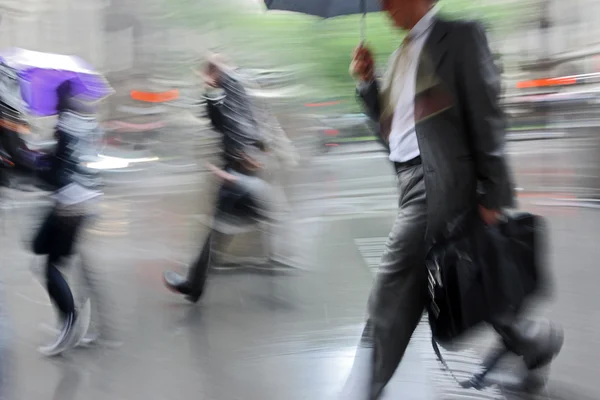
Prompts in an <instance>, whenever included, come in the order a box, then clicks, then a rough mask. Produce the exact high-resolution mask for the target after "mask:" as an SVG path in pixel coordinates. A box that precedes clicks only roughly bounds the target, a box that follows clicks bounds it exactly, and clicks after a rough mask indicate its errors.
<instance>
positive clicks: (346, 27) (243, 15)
mask: <svg viewBox="0 0 600 400" xmlns="http://www.w3.org/2000/svg"><path fill="white" fill-rule="evenodd" d="M165 1H167V3H166V4H165V7H167V8H168V9H169V10H170V12H169V14H170V15H171V18H172V19H173V21H174V22H176V23H177V24H179V25H184V26H188V27H190V28H193V29H198V30H202V29H204V30H206V29H208V28H210V29H219V31H221V30H222V31H224V32H227V35H226V37H225V36H223V40H224V41H225V40H229V41H232V42H233V43H234V44H235V47H236V49H235V50H236V51H238V52H245V53H255V54H257V57H256V58H257V61H256V62H257V63H262V66H266V65H269V64H271V65H277V64H279V65H293V64H311V65H312V67H311V68H310V76H309V77H308V79H309V80H310V82H311V83H312V84H313V86H316V87H318V88H319V89H320V91H321V92H322V93H323V95H322V96H323V97H325V98H339V99H342V100H345V101H346V102H347V103H348V105H349V106H351V107H352V108H354V107H355V101H354V87H355V82H354V81H353V80H352V78H351V77H350V76H349V74H348V66H349V63H350V56H351V53H352V50H353V49H354V47H356V45H357V44H358V43H359V41H360V37H359V36H360V22H361V16H347V17H340V18H332V19H329V20H321V19H317V18H313V17H310V16H305V15H299V14H294V13H283V12H276V11H269V12H260V11H257V10H256V9H255V10H253V11H251V10H250V9H249V8H248V7H246V8H245V7H242V6H237V7H232V3H231V1H233V0H229V1H227V0H205V1H200V0H165ZM348 1H352V0H348ZM509 3H510V4H509ZM521 3H522V4H525V3H527V0H520V3H517V2H510V1H509V2H508V3H507V2H504V3H498V2H494V3H491V4H484V3H483V1H481V0H480V1H476V0H442V1H441V4H442V6H443V13H444V14H446V15H449V16H450V17H458V18H465V17H467V18H478V19H483V20H485V21H486V22H487V23H488V26H492V27H495V28H497V29H501V28H502V27H505V26H506V25H507V24H509V23H516V22H517V20H518V19H519V18H522V16H520V15H522V14H523V13H522V12H521V13H520V9H519V8H518V7H516V4H521ZM507 4H509V5H507ZM366 34H367V45H368V46H370V47H371V49H372V50H373V51H374V53H375V55H376V59H377V62H378V64H379V65H380V66H381V65H384V63H385V61H386V59H387V58H388V56H389V55H390V53H391V52H392V51H394V49H395V48H396V47H397V46H398V45H399V44H400V43H401V41H402V37H403V34H402V33H401V32H399V31H397V30H396V29H394V28H393V27H392V26H391V24H390V23H389V21H388V18H387V16H386V15H384V14H383V13H374V14H369V15H368V16H367V17H366Z"/></svg>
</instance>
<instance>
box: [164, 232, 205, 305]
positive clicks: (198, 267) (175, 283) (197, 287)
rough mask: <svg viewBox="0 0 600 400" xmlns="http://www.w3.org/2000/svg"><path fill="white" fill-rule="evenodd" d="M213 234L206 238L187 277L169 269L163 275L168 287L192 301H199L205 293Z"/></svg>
mask: <svg viewBox="0 0 600 400" xmlns="http://www.w3.org/2000/svg"><path fill="white" fill-rule="evenodd" d="M211 236H212V235H209V236H208V238H206V242H205V243H204V246H203V247H202V251H201V252H200V255H199V256H198V259H197V260H196V262H195V263H194V264H193V265H191V266H190V269H189V272H188V277H187V279H186V278H184V277H183V276H182V275H180V274H178V273H176V272H173V271H167V272H165V273H164V275H163V280H164V282H165V286H166V287H167V288H169V289H170V290H172V291H174V292H176V293H181V294H183V295H185V296H186V299H187V300H189V301H191V302H192V303H197V302H198V300H200V297H202V294H203V293H204V286H205V284H206V275H207V273H208V267H209V265H210V245H211Z"/></svg>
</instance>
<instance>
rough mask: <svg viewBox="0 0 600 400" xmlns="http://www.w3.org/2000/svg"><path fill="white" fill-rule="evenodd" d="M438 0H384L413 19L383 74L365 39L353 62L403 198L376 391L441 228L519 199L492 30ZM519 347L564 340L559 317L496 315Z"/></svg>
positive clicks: (548, 346)
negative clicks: (451, 15)
mask: <svg viewBox="0 0 600 400" xmlns="http://www.w3.org/2000/svg"><path fill="white" fill-rule="evenodd" d="M435 3H436V0H383V1H382V5H383V9H384V11H386V12H387V14H388V15H389V17H390V18H391V20H392V21H393V23H394V24H395V25H396V26H397V27H398V28H401V29H404V30H406V31H408V33H407V36H406V38H405V39H404V41H403V43H402V45H401V46H400V48H399V49H398V50H397V51H396V52H395V53H394V54H393V55H392V56H391V58H390V61H389V65H388V68H387V71H386V72H385V74H384V76H383V77H382V79H377V78H376V77H375V68H374V61H373V57H372V55H371V53H370V51H369V50H368V49H367V48H366V47H365V46H364V45H360V46H359V47H358V48H357V49H356V50H355V53H354V59H353V62H352V65H351V68H350V69H351V73H352V74H353V75H355V76H356V77H357V78H358V79H360V85H359V88H358V93H359V95H360V97H361V98H362V100H363V102H364V105H365V108H366V110H367V113H368V114H369V116H370V117H371V118H372V119H373V120H374V121H376V122H377V123H378V124H379V127H380V139H381V141H382V143H383V144H384V145H385V146H386V148H387V149H388V150H389V153H390V156H389V158H390V161H392V162H393V163H394V166H395V169H396V173H397V179H398V185H399V192H400V199H399V212H398V215H397V217H396V220H395V222H394V225H393V228H392V232H391V233H390V236H389V239H388V242H387V245H386V251H385V253H384V255H383V257H382V260H381V264H380V267H379V271H378V276H377V278H376V280H375V285H374V287H373V289H372V292H371V296H370V299H369V314H368V321H367V326H366V328H365V332H364V334H363V342H364V344H366V345H367V346H366V347H367V348H369V349H371V352H372V355H370V357H371V358H370V366H369V374H370V385H369V386H370V387H369V389H368V391H369V392H370V393H369V394H368V395H367V398H369V399H378V398H380V396H381V394H382V392H383V389H384V387H385V385H386V384H387V383H388V381H389V380H390V378H391V377H392V375H393V374H394V372H395V370H396V368H397V366H398V364H399V363H400V361H401V359H402V357H403V355H404V351H405V349H406V347H407V345H408V342H409V340H410V337H411V335H412V333H413V331H414V329H415V327H416V326H417V324H418V323H419V321H420V319H421V317H422V314H423V310H424V308H425V305H426V302H427V298H428V296H427V278H426V268H425V265H424V259H425V253H426V251H427V243H428V241H429V239H431V238H432V237H434V236H435V235H436V233H437V232H440V230H441V229H443V227H444V226H445V224H446V223H448V222H449V221H451V220H453V219H454V217H456V216H458V215H460V214H462V213H463V212H464V211H466V210H468V209H470V208H473V207H479V211H480V215H481V218H482V219H483V221H484V222H485V223H487V224H494V223H495V222H496V221H497V220H498V218H499V216H500V215H501V212H502V211H501V210H502V209H504V208H510V207H513V205H514V193H513V186H512V183H511V177H510V172H509V170H508V167H507V163H506V159H505V156H504V135H505V120H504V116H503V113H502V110H501V109H500V107H499V104H498V96H499V90H500V77H499V74H498V71H497V68H496V66H495V64H494V60H493V57H492V55H491V53H490V50H489V47H488V43H487V39H486V35H485V32H484V30H483V29H482V27H481V26H480V25H479V24H478V23H475V22H467V21H446V20H444V19H442V18H441V17H439V16H438V14H437V7H436V4H435ZM493 325H494V328H495V329H496V331H498V332H499V333H500V335H501V337H502V339H503V340H504V342H505V344H506V345H507V346H508V348H509V349H510V350H511V351H513V352H514V353H516V354H518V355H520V356H522V357H523V360H524V362H525V363H526V365H527V367H528V368H529V369H531V370H533V369H536V368H539V367H540V366H542V365H546V364H549V363H550V362H551V361H552V360H553V358H554V357H555V356H556V355H557V354H558V352H559V351H560V348H561V346H562V341H563V339H562V331H561V330H560V329H559V328H558V327H556V326H554V325H553V324H551V323H547V324H540V323H537V324H534V325H535V327H534V325H529V328H530V329H529V328H528V329H525V328H524V327H522V326H520V325H517V324H516V319H515V317H514V316H507V318H504V319H503V320H502V321H500V320H499V321H494V324H493Z"/></svg>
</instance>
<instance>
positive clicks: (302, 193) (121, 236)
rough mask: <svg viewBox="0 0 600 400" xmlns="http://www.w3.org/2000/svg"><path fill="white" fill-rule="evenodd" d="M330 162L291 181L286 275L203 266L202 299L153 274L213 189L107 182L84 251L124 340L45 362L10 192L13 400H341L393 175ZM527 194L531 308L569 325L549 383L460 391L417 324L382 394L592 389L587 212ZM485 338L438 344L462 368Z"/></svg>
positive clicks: (193, 239) (374, 162)
mask: <svg viewBox="0 0 600 400" xmlns="http://www.w3.org/2000/svg"><path fill="white" fill-rule="evenodd" d="M334 157H335V156H334ZM344 157H345V160H344V159H340V158H339V157H338V158H337V159H335V158H331V159H325V160H323V161H319V162H315V164H314V166H312V167H311V169H308V168H307V169H305V170H303V171H300V172H299V175H298V178H297V180H296V181H295V183H294V185H292V186H291V187H290V188H289V192H290V193H293V194H294V195H293V196H290V197H291V200H292V203H293V206H294V213H295V214H294V215H295V221H294V224H295V230H294V232H295V236H294V239H295V241H297V242H298V243H295V244H296V245H297V246H296V247H297V248H299V249H300V252H301V253H302V259H303V264H304V266H305V267H306V268H305V269H304V270H303V271H302V272H301V273H297V274H292V275H289V276H273V275H269V274H257V273H255V272H253V271H252V270H247V271H241V272H238V273H236V274H218V275H216V274H215V275H213V276H211V279H210V282H209V286H208V289H207V293H206V297H205V298H204V299H203V301H202V302H201V303H200V304H198V305H195V306H192V305H189V304H187V303H185V301H184V300H183V299H181V298H178V297H177V296H175V295H173V294H172V293H170V292H168V291H166V290H165V289H164V288H163V286H162V282H161V273H162V271H163V270H165V269H167V268H173V269H176V270H183V269H184V267H185V264H187V263H188V261H189V260H190V259H191V258H192V257H193V256H195V252H196V251H198V247H199V243H201V240H202V238H203V235H205V233H206V228H204V227H203V224H202V223H201V222H202V220H203V217H202V215H205V214H207V213H208V212H209V209H210V204H209V202H208V201H207V199H210V198H211V196H212V193H213V191H214V190H213V189H212V187H211V186H210V185H206V184H202V183H201V182H205V180H204V178H197V177H195V178H189V177H187V176H178V175H174V176H172V177H170V179H168V178H164V177H157V180H159V182H156V181H155V182H154V184H153V182H152V181H148V182H145V187H147V189H145V190H146V191H144V189H141V190H135V189H134V188H133V187H115V188H110V189H109V190H107V196H106V198H105V200H104V202H103V204H102V206H101V212H100V215H99V218H98V220H97V222H96V224H94V225H93V226H92V227H90V231H89V232H88V233H89V235H88V236H87V237H86V240H85V246H84V247H85V249H86V251H89V253H90V254H91V257H92V263H93V265H94V268H95V269H96V270H98V271H100V272H101V273H102V274H103V275H104V277H105V280H106V283H107V290H108V294H109V298H110V303H111V304H112V310H113V314H114V321H115V326H116V327H117V328H118V329H117V331H118V332H119V334H120V337H122V339H123V342H124V344H123V346H122V347H121V348H119V349H118V350H110V349H77V350H75V351H73V352H72V353H70V354H68V355H66V356H65V357H62V358H60V359H56V360H47V359H44V358H42V357H41V356H40V355H38V354H37V352H36V347H37V345H38V344H39V343H40V341H42V340H44V338H45V336H44V332H43V331H42V330H41V329H40V326H39V324H40V323H47V324H48V323H50V324H51V323H52V321H53V317H54V316H53V314H52V311H51V310H52V309H51V307H50V304H49V301H48V299H47V297H46V295H45V293H44V291H43V288H42V287H41V285H40V284H39V282H38V280H37V278H36V277H35V276H34V275H32V273H31V271H30V268H29V267H30V265H32V264H35V263H36V262H37V261H38V260H36V259H35V258H34V257H32V256H31V255H30V254H29V252H28V251H27V249H26V248H25V247H24V245H23V244H24V238H25V239H26V238H27V235H28V233H29V232H30V231H31V230H32V229H33V227H35V224H36V221H38V220H39V216H40V211H39V210H40V208H39V207H40V206H41V205H42V204H43V202H41V203H40V202H38V203H36V202H34V201H33V200H27V201H23V202H22V203H21V204H20V205H18V206H15V208H14V209H12V210H11V211H10V212H9V213H8V214H7V213H5V214H4V215H5V216H6V218H5V221H6V222H7V224H6V226H7V228H8V229H6V230H5V232H4V236H3V237H2V240H1V241H0V254H1V256H2V266H3V269H2V275H1V276H2V281H3V285H2V293H1V295H2V300H3V303H2V305H3V308H4V309H5V310H7V311H8V313H9V320H8V323H9V326H10V328H11V329H9V331H10V332H11V335H10V337H9V338H8V339H5V341H4V343H6V342H9V343H10V347H11V350H12V353H13V357H12V358H10V360H11V364H10V368H9V369H10V370H11V373H10V375H9V377H10V380H9V384H10V389H11V390H12V392H13V393H14V397H13V398H15V399H25V400H27V399H46V398H48V399H50V398H54V399H66V400H70V399H90V400H95V399H98V400H100V399H107V398H116V399H132V400H135V399H181V398H186V397H193V398H197V399H217V400H229V399H231V400H234V399H242V400H253V399H261V400H262V399H286V400H288V399H290V400H294V399H330V398H331V399H334V398H337V397H339V396H340V394H341V390H342V388H343V386H344V383H345V379H346V377H347V376H348V374H349V372H350V369H351V366H352V361H353V357H354V352H355V346H356V344H357V343H358V338H359V336H360V333H361V329H362V323H363V320H364V313H365V305H366V299H367V296H368V293H369V289H370V285H371V280H372V267H374V266H375V265H376V263H377V260H378V258H379V254H380V253H381V251H382V250H383V247H382V245H383V241H384V238H385V237H386V236H387V233H388V230H389V227H390V225H391V223H392V220H393V218H394V215H395V212H394V207H395V203H396V200H395V197H394V190H395V189H394V187H393V181H394V177H393V175H391V174H390V169H389V166H388V165H387V164H386V163H385V160H383V159H382V158H380V157H379V158H377V157H371V158H368V157H362V158H355V159H353V158H352V157H349V156H344ZM319 163H320V164H319ZM523 165H526V164H521V165H520V166H519V168H522V167H523ZM372 176H374V178H371V179H368V178H369V177H372ZM361 178H364V179H362V180H361ZM353 179H354V181H352V180H353ZM165 180H169V184H168V185H167V184H163V181H165ZM319 183H321V185H319ZM302 185H305V186H302ZM142 186H144V185H142ZM534 203H535V201H533V200H531V199H527V198H524V201H523V204H524V206H525V207H526V208H528V209H530V210H532V211H535V212H539V213H541V214H543V215H547V216H548V217H549V218H550V222H551V226H552V247H551V252H552V257H553V266H554V270H555V273H556V282H557V301H556V302H555V303H553V304H550V305H547V306H544V307H541V308H540V310H541V312H542V314H544V315H548V316H550V317H552V318H555V319H557V320H558V321H560V322H562V323H564V324H565V326H566V328H567V343H566V345H565V349H564V353H563V354H562V355H561V357H560V358H559V359H558V360H557V362H556V364H555V365H554V368H553V370H552V374H551V380H550V383H549V385H548V391H546V392H544V393H542V394H541V395H540V396H539V397H523V396H522V395H520V394H518V395H517V394H511V393H509V391H507V390H506V388H505V389H504V390H501V388H500V387H492V388H490V389H488V390H487V391H485V392H475V391H469V392H468V393H465V392H464V391H460V390H459V389H458V388H457V386H456V385H455V383H454V382H453V381H452V379H451V377H450V376H449V375H448V374H447V373H446V372H445V371H443V370H442V369H441V366H440V365H439V363H438V362H437V360H435V358H434V354H433V351H432V350H431V348H430V344H429V342H428V341H429V337H428V332H427V329H426V326H425V325H423V326H421V327H420V328H419V329H418V330H417V332H416V334H415V339H414V340H413V342H412V344H411V346H410V348H409V350H408V351H407V355H406V358H405V360H404V362H403V364H402V366H401V368H400V370H399V371H398V373H397V374H396V376H395V378H394V381H393V383H392V385H391V387H390V390H389V396H388V398H403V399H415V400H428V399H444V400H451V399H453V398H473V399H478V398H481V399H509V400H513V399H514V400H518V399H522V398H528V399H538V398H539V399H542V398H544V399H546V398H550V399H560V400H573V399H578V400H579V399H583V400H587V399H596V398H598V397H600V392H599V391H598V389H597V388H595V387H594V386H593V382H594V379H595V377H597V376H598V374H599V373H600V370H599V369H598V368H599V367H598V365H596V364H597V363H595V361H594V360H596V359H598V358H599V357H600V346H598V344H597V342H596V339H595V337H596V335H595V331H596V330H597V327H596V326H595V324H594V322H593V321H597V320H598V318H595V316H596V314H597V313H598V310H597V309H596V307H595V306H592V305H590V303H589V298H588V296H589V293H593V291H594V289H595V282H596V280H597V274H598V272H597V271H598V269H597V268H596V260H597V256H598V253H597V252H596V251H595V249H596V245H595V238H597V237H598V234H599V233H600V232H599V231H598V229H600V228H598V224H597V221H598V215H597V212H596V211H595V210H591V209H573V208H563V207H546V206H543V205H539V204H534ZM14 204H17V203H14ZM256 236H257V235H253V234H250V235H247V236H246V237H244V238H240V239H239V240H237V244H236V245H235V246H233V248H232V252H238V253H239V254H240V255H243V256H248V255H252V253H253V252H256V248H258V245H257V243H258V242H259V240H258V239H257V237H256ZM574 261H575V262H574ZM73 272H74V268H71V270H70V273H73ZM76 288H77V286H76ZM489 340H490V338H489V336H488V334H485V333H484V334H482V336H481V338H479V339H477V340H476V341H474V342H473V343H472V344H471V346H469V349H465V350H464V351H461V352H458V353H446V356H447V358H448V362H449V364H450V366H451V367H452V368H453V369H454V368H455V369H456V371H457V372H458V373H460V374H463V375H464V374H466V373H468V372H474V371H475V370H476V369H477V362H478V361H479V357H480V354H481V352H482V351H483V350H484V349H485V348H486V345H487V344H488V343H489ZM508 380H509V378H508V377H503V378H502V381H503V382H507V381H508Z"/></svg>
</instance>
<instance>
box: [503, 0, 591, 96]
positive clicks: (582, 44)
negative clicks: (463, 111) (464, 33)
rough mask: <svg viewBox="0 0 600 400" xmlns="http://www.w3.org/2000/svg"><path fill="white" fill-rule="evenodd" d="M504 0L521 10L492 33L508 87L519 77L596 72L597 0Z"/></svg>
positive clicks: (545, 76) (558, 75)
mask: <svg viewBox="0 0 600 400" xmlns="http://www.w3.org/2000/svg"><path fill="white" fill-rule="evenodd" d="M492 1H503V0H492ZM504 2H505V3H507V6H514V7H519V9H522V10H523V16H522V18H521V20H520V21H506V22H505V24H504V25H505V26H504V28H505V29H502V30H498V31H497V32H496V35H495V36H494V39H495V45H496V46H497V50H498V51H499V52H500V53H501V54H503V56H504V60H505V61H504V65H505V67H508V68H507V69H506V70H507V75H508V76H507V78H508V79H507V83H508V86H507V88H508V90H509V92H510V91H511V89H514V83H515V82H516V81H519V80H524V79H537V78H553V77H561V76H569V75H579V74H589V73H596V72H600V35H599V34H600V0H570V1H565V0H529V1H528V0H521V1H519V2H513V1H511V0H508V1H504ZM510 3H513V4H512V5H510Z"/></svg>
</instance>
